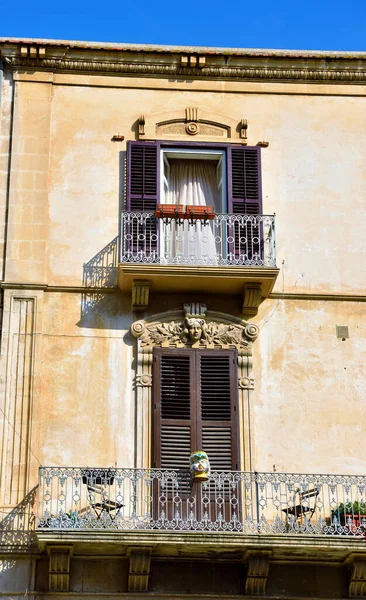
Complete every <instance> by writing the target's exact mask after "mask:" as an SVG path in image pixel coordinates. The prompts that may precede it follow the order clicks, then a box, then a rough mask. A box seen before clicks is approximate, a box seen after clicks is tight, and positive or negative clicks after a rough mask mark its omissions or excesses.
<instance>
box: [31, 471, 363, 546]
mask: <svg viewBox="0 0 366 600" xmlns="http://www.w3.org/2000/svg"><path fill="white" fill-rule="evenodd" d="M365 526H366V477H363V476H353V475H350V476H344V475H309V474H290V473H254V472H252V473H246V472H239V471H225V472H223V471H213V472H212V473H211V475H210V477H209V479H208V480H207V481H203V482H192V480H191V477H190V474H189V472H188V471H183V470H182V471H172V470H159V469H121V468H106V469H103V468H90V467H86V468H77V467H67V468H61V467H41V468H40V471H39V501H38V516H37V530H38V532H39V533H41V532H42V531H44V532H47V531H51V530H56V531H70V530H78V531H80V530H94V531H95V530H100V531H108V530H109V531H123V532H127V531H137V530H139V531H151V532H164V531H169V532H219V533H221V534H230V533H233V532H236V533H241V534H244V535H245V536H255V537H257V536H266V537H267V536H285V535H286V536H292V537H294V538H309V536H310V537H311V536H322V537H338V538H340V539H343V541H344V540H345V537H349V538H355V537H360V536H361V537H362V536H363V535H364V531H365Z"/></svg>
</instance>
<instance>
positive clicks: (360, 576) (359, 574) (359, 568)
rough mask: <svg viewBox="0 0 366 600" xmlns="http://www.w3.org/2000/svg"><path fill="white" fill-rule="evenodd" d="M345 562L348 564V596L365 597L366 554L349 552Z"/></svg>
mask: <svg viewBox="0 0 366 600" xmlns="http://www.w3.org/2000/svg"><path fill="white" fill-rule="evenodd" d="M345 563H346V564H347V565H349V571H350V578H349V588H348V596H349V597H350V598H365V597H366V555H365V554H354V553H353V554H351V555H350V556H348V558H347V559H346V561H345Z"/></svg>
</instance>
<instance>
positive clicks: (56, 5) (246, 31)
mask: <svg viewBox="0 0 366 600" xmlns="http://www.w3.org/2000/svg"><path fill="white" fill-rule="evenodd" d="M0 36H1V37H8V36H9V37H36V38H37V37H39V38H56V39H74V40H89V41H105V42H126V43H145V44H173V45H202V46H226V47H241V48H293V49H310V50H364V51H365V50H366V0H348V1H346V2H345V1H344V0H342V1H341V0H307V1H306V0H304V1H303V2H298V1H296V0H291V1H290V0H261V1H260V2H259V1H257V2H253V1H251V2H249V1H246V0H211V2H208V1H207V0H203V1H202V0H201V1H192V2H187V1H184V0H169V1H168V0H156V1H153V0H150V1H141V0H140V1H139V0H129V1H127V0H119V1H117V0H105V1H104V2H99V1H96V0H89V2H87V1H86V0H75V1H74V2H71V1H70V0H64V1H63V2H50V1H49V0H40V1H39V2H34V3H33V2H29V0H28V1H27V2H26V1H25V0H18V1H15V2H9V0H0Z"/></svg>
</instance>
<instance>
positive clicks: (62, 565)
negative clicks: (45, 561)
mask: <svg viewBox="0 0 366 600" xmlns="http://www.w3.org/2000/svg"><path fill="white" fill-rule="evenodd" d="M47 552H48V556H49V569H48V573H49V577H48V582H49V584H48V585H49V591H50V592H68V591H69V585H70V558H71V556H72V552H73V547H72V546H66V545H62V546H48V547H47Z"/></svg>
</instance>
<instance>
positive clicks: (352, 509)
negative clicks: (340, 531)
mask: <svg viewBox="0 0 366 600" xmlns="http://www.w3.org/2000/svg"><path fill="white" fill-rule="evenodd" d="M335 519H336V520H337V523H339V525H350V526H351V529H356V528H357V527H359V526H360V525H362V524H363V522H365V523H366V500H365V501H364V502H359V501H358V500H355V501H354V502H345V503H344V502H341V503H340V504H338V506H337V507H336V508H333V510H332V523H334V522H335Z"/></svg>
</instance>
